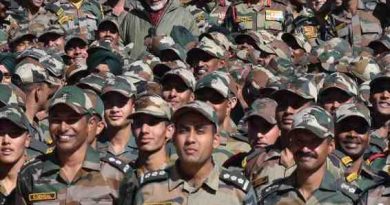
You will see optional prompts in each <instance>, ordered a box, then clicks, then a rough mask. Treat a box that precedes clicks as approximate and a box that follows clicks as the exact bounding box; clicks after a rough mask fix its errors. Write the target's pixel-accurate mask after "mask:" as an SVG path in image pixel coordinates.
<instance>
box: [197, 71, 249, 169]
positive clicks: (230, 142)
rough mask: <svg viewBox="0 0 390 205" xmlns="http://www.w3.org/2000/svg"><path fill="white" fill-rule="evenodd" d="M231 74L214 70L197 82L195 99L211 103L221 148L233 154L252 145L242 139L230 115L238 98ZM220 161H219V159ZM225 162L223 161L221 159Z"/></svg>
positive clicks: (244, 150)
mask: <svg viewBox="0 0 390 205" xmlns="http://www.w3.org/2000/svg"><path fill="white" fill-rule="evenodd" d="M230 81H231V80H230V78H229V76H228V75H227V74H226V73H224V72H221V71H214V72H212V73H210V74H208V75H206V76H205V77H203V78H202V79H201V80H199V81H198V82H197V83H196V88H195V99H196V100H200V101H203V102H207V103H208V104H210V105H211V106H212V107H213V108H214V109H215V112H216V113H217V116H218V127H219V130H218V133H219V134H220V135H221V143H220V147H219V148H221V149H226V150H227V151H229V152H231V153H232V154H237V153H240V152H248V151H249V150H250V145H249V144H248V143H247V141H245V139H240V138H239V136H238V135H236V134H237V126H236V124H235V123H234V122H233V120H232V118H231V117H230V115H231V112H232V110H233V109H234V107H235V106H236V104H237V98H236V97H235V95H234V93H233V92H232V89H231V88H230V87H229V86H230V83H231V82H230ZM218 162H219V161H218ZM221 162H222V163H223V161H221Z"/></svg>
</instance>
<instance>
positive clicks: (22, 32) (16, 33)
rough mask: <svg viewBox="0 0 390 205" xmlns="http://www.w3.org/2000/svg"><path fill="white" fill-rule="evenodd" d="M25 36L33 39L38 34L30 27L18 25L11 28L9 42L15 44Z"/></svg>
mask: <svg viewBox="0 0 390 205" xmlns="http://www.w3.org/2000/svg"><path fill="white" fill-rule="evenodd" d="M42 31H43V29H42ZM24 38H28V39H30V40H31V41H32V40H33V39H35V38H36V35H35V34H34V33H32V32H31V31H30V29H29V27H18V28H16V29H11V31H10V35H9V43H11V44H13V43H15V42H18V41H19V40H21V39H24Z"/></svg>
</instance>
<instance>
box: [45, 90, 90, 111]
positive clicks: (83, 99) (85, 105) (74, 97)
mask: <svg viewBox="0 0 390 205" xmlns="http://www.w3.org/2000/svg"><path fill="white" fill-rule="evenodd" d="M59 104H65V105H67V106H69V107H70V108H72V109H73V110H74V111H75V112H77V113H79V114H92V113H93V109H94V107H93V103H92V101H91V99H90V98H89V97H88V95H87V93H86V92H85V91H84V90H82V89H81V88H78V87H76V86H65V87H62V88H61V89H60V90H58V91H57V92H56V93H55V94H54V96H53V97H52V98H51V100H50V105H49V113H50V110H51V109H52V108H53V107H54V106H56V105H59Z"/></svg>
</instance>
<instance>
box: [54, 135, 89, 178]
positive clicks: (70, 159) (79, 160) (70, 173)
mask: <svg viewBox="0 0 390 205" xmlns="http://www.w3.org/2000/svg"><path fill="white" fill-rule="evenodd" d="M88 146H89V145H88V143H87V142H85V143H84V144H83V145H82V146H81V147H79V148H78V149H77V150H75V151H72V152H68V153H58V151H57V155H56V156H57V158H58V161H59V162H60V163H59V164H60V166H61V170H60V174H63V175H65V177H66V179H67V180H68V182H72V181H73V179H74V178H75V176H76V174H77V173H78V171H79V170H80V169H81V167H82V166H83V163H84V160H85V158H86V155H87V151H88Z"/></svg>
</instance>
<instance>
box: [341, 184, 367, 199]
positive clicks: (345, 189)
mask: <svg viewBox="0 0 390 205" xmlns="http://www.w3.org/2000/svg"><path fill="white" fill-rule="evenodd" d="M340 191H341V192H342V193H343V194H344V195H346V196H348V197H349V198H351V199H352V200H353V201H356V200H358V199H359V196H360V194H361V193H362V190H361V189H360V188H359V187H357V186H354V185H352V184H348V183H346V182H342V183H341V184H340Z"/></svg>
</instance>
